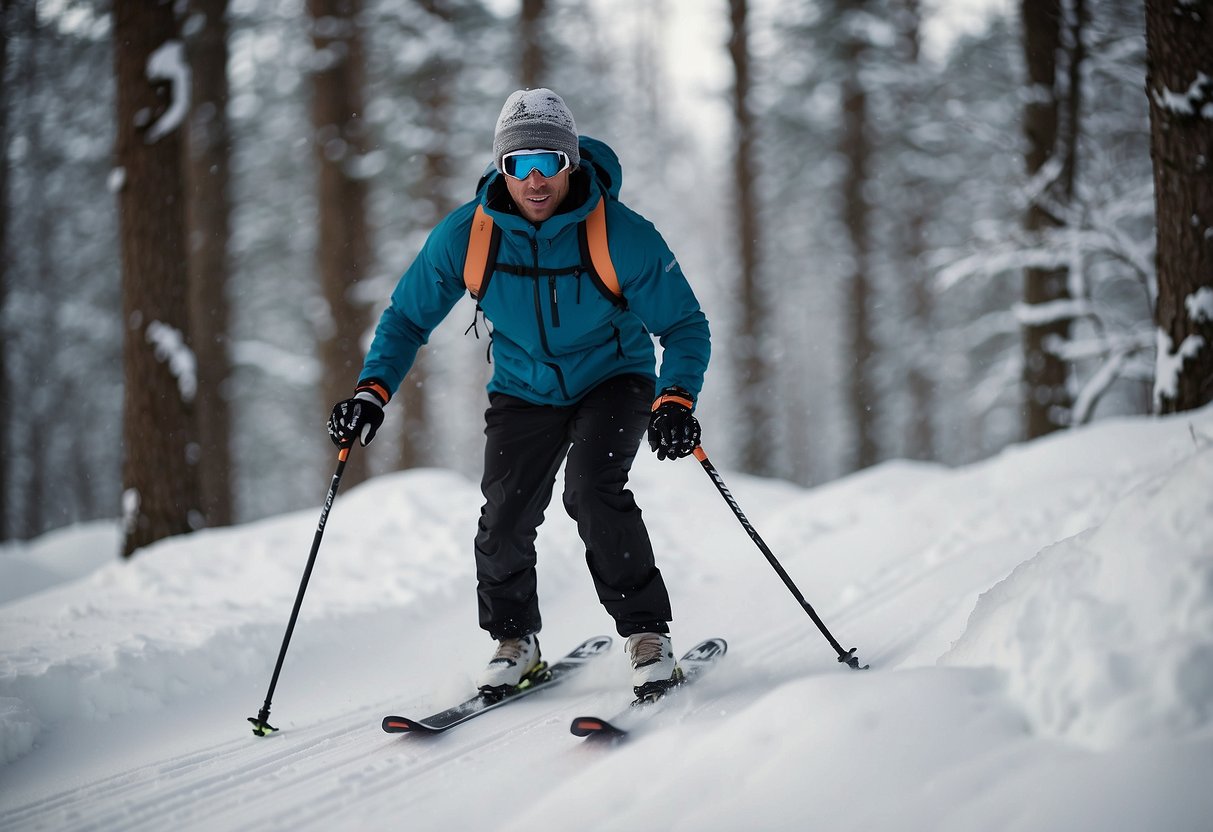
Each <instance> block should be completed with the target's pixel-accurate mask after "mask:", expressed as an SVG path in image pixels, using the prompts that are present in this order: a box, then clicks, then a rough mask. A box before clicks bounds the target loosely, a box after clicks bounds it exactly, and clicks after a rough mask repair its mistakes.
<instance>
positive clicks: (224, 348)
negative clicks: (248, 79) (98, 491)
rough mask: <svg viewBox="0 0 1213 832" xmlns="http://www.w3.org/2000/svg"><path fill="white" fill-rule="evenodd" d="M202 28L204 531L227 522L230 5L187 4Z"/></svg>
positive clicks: (190, 177)
mask: <svg viewBox="0 0 1213 832" xmlns="http://www.w3.org/2000/svg"><path fill="white" fill-rule="evenodd" d="M190 15H191V20H193V21H197V23H198V25H199V28H198V29H197V31H195V32H193V33H192V35H191V36H190V38H189V41H188V43H187V44H186V46H187V48H188V50H189V62H190V68H191V75H190V78H191V84H192V87H193V91H192V95H191V97H190V120H189V131H188V133H187V135H186V142H187V148H188V151H187V153H186V161H185V175H186V221H187V228H188V230H189V269H190V277H189V294H190V298H189V301H190V331H191V332H192V333H193V336H194V337H193V343H194V352H195V354H196V356H197V361H198V395H197V398H196V399H195V402H194V404H195V410H196V413H197V419H198V445H199V453H200V455H199V460H198V474H199V485H200V487H201V489H202V509H203V513H204V514H205V517H206V523H207V525H208V526H227V525H230V524H231V523H232V520H233V517H232V483H231V476H232V474H231V471H232V453H231V426H230V417H229V408H228V401H227V395H226V394H227V385H228V377H229V376H230V374H231V360H230V357H229V355H228V344H229V338H228V320H229V314H228V312H229V310H228V299H227V283H228V277H229V276H230V268H229V262H228V239H229V237H230V216H231V207H230V202H229V199H228V170H229V154H230V152H231V151H230V142H231V137H230V133H229V130H228V120H227V101H228V84H227V20H226V15H227V0H191V5H190Z"/></svg>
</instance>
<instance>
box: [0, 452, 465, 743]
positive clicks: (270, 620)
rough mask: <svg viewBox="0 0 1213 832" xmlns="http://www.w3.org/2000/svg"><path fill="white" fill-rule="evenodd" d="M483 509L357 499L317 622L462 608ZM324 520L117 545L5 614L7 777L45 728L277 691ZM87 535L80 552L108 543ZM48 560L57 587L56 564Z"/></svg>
mask: <svg viewBox="0 0 1213 832" xmlns="http://www.w3.org/2000/svg"><path fill="white" fill-rule="evenodd" d="M324 484H325V483H320V485H324ZM478 508H479V494H478V492H477V490H476V488H475V486H474V485H473V484H472V483H470V482H469V481H468V480H467V479H465V478H463V477H461V476H459V475H457V474H453V473H449V472H443V471H433V470H427V471H411V472H407V473H403V474H398V475H394V476H390V477H381V478H379V479H378V480H377V481H376V483H374V484H368V485H367V486H363V487H361V488H354V489H350V490H349V492H348V493H346V494H345V495H344V496H342V497H341V509H340V511H334V512H333V513H332V515H331V517H330V520H329V524H328V527H327V529H326V532H325V538H324V545H323V547H322V549H321V552H320V554H319V556H318V558H317V561H316V568H315V571H314V572H313V575H312V580H311V583H310V584H309V587H308V592H307V596H306V598H305V602H304V613H303V614H304V616H305V618H306V619H307V620H311V621H315V620H318V619H328V620H329V621H330V622H333V621H334V620H336V619H340V618H341V617H343V616H351V615H358V614H361V613H366V612H369V611H374V610H380V609H385V608H388V607H397V606H402V605H408V604H414V603H415V602H419V601H424V600H427V599H438V600H441V599H444V598H447V597H449V596H450V595H451V594H452V593H453V591H454V590H453V588H452V587H453V584H454V583H455V582H457V581H465V582H466V581H468V580H470V575H471V572H472V564H471V558H470V557H468V556H467V551H466V550H467V547H468V539H469V538H470V535H469V534H465V533H464V532H467V530H469V529H474V528H475V515H476V512H477V510H478ZM318 516H319V509H318V508H317V509H315V510H306V511H300V512H295V513H293V514H290V515H284V516H282V517H278V518H272V519H269V520H265V521H261V522H257V523H250V524H247V525H244V526H238V527H232V528H225V529H215V530H206V531H202V532H198V533H195V534H192V535H187V536H183V537H180V538H173V539H169V540H164V541H161V542H160V543H158V544H156V545H155V546H151V547H149V548H148V549H146V550H144V551H142V552H141V553H139V554H138V555H137V556H136V557H135V558H134V559H133V560H131V561H130V562H125V563H124V562H120V561H118V560H117V558H116V557H115V553H116V552H117V548H116V537H115V536H113V535H109V536H104V535H103V536H102V537H103V539H104V540H105V541H107V544H106V546H105V547H104V548H105V557H106V560H107V562H106V565H104V566H102V567H100V568H98V569H95V571H92V572H91V573H90V574H87V575H86V576H85V577H83V578H80V579H78V580H76V581H75V582H74V583H63V584H62V585H61V586H59V587H55V588H51V589H46V590H44V591H41V592H39V593H37V594H36V595H31V596H28V597H24V598H21V599H18V600H15V601H11V602H10V603H8V604H5V605H4V606H0V765H2V764H4V763H7V762H10V761H11V760H13V759H16V757H18V756H20V755H21V754H23V753H25V752H26V751H28V750H29V749H30V747H31V746H32V743H33V741H34V737H35V736H36V734H37V733H38V731H39V729H40V727H41V726H43V725H49V724H54V723H57V722H60V721H63V720H68V719H77V718H85V719H92V720H105V719H108V718H110V717H113V716H115V715H118V714H125V713H129V712H132V711H140V710H152V709H156V708H161V707H164V706H165V705H166V704H168V703H171V702H173V701H174V700H176V699H178V698H179V697H182V696H185V695H187V694H190V693H196V692H198V691H207V690H214V689H217V688H218V687H220V686H222V685H223V684H224V683H225V682H227V681H228V680H230V679H232V678H234V677H235V676H236V675H239V674H243V673H253V672H257V671H259V670H264V671H265V673H266V678H267V679H268V678H269V677H268V674H269V671H270V670H271V669H272V667H273V659H274V657H275V656H276V655H277V651H278V647H279V645H280V644H281V640H282V634H283V632H284V629H285V626H286V621H287V617H288V615H289V613H290V610H291V605H292V604H293V602H294V599H295V594H296V591H297V590H298V587H299V580H300V578H301V576H302V573H303V568H304V565H305V564H306V562H307V555H308V551H309V549H310V547H311V543H312V539H313V536H314V534H315V528H316V525H315V524H316V520H317V518H318ZM452 520H454V522H452ZM116 529H117V526H116V524H113V529H112V530H113V531H114V532H115V534H116ZM109 530H110V529H109V527H107V531H109ZM81 534H82V533H74V534H71V535H68V536H67V539H68V540H69V541H75V542H76V543H80V542H81V540H86V541H88V542H90V544H92V543H96V540H97V538H96V537H95V536H94V537H82V536H81ZM94 534H95V533H94ZM110 542H112V543H114V545H113V546H110V545H109V543H110ZM56 548H60V547H58V546H57V544H56V543H55V542H54V541H51V542H50V543H46V544H42V545H41V546H40V549H41V550H42V551H44V552H51V551H54V550H55V549H56ZM16 560H17V558H15V557H14V558H8V559H7V561H10V562H13V563H15V562H16ZM68 560H70V559H68V558H61V559H59V561H58V562H67V561H68ZM78 560H79V559H78ZM47 562H48V564H49V565H48V567H47V572H48V575H50V574H51V572H52V571H53V564H54V563H55V562H56V560H55V559H53V558H51V559H49V560H48V561H47ZM80 569H81V571H84V567H83V566H80ZM12 571H17V570H16V569H13V570H12ZM42 580H43V581H50V580H51V578H50V577H45V578H43V579H42ZM59 580H60V581H63V580H66V578H60V579H59ZM341 626H342V625H341V624H340V623H339V622H338V623H331V624H330V625H329V626H326V627H309V628H300V630H299V631H297V632H296V634H295V637H294V639H293V640H292V651H293V652H295V653H300V652H302V651H303V650H305V649H306V648H307V646H308V644H309V643H314V642H322V641H324V640H325V639H334V638H339V637H340V633H341Z"/></svg>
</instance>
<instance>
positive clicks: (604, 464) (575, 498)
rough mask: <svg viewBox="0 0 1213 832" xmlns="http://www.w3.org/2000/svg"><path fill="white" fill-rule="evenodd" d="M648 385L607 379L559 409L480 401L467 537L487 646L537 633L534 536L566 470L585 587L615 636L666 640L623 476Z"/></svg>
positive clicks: (665, 618) (664, 606)
mask: <svg viewBox="0 0 1213 832" xmlns="http://www.w3.org/2000/svg"><path fill="white" fill-rule="evenodd" d="M652 395H653V383H652V381H651V380H649V379H647V378H645V377H643V376H637V375H623V376H616V377H615V378H611V379H608V380H606V381H604V382H602V383H601V384H599V385H598V386H597V387H595V388H593V389H592V390H590V392H589V393H587V394H586V395H585V397H584V398H582V399H581V400H580V401H579V402H577V403H576V404H574V405H571V406H568V407H553V406H550V405H536V404H532V403H530V402H526V401H523V400H522V399H519V398H515V397H513V396H507V395H504V394H502V393H492V394H490V395H489V409H488V410H487V411H486V413H485V431H484V433H485V437H486V441H485V449H484V478H483V481H482V482H481V491H482V493H483V494H484V500H485V502H484V507H483V508H482V509H481V511H480V523H479V528H478V531H477V534H476V578H477V592H478V595H479V603H480V626H481V627H483V628H484V629H485V630H488V631H489V633H490V634H491V635H492V636H493V638H495V639H502V638H516V637H519V636H523V635H527V634H530V633H536V632H539V629H540V627H541V625H542V620H541V618H540V615H539V599H538V597H537V594H536V574H535V561H536V554H535V537H536V533H537V529H538V527H539V525H540V524H541V523H542V522H543V515H544V511H545V510H546V509H547V507H548V503H549V502H550V501H551V498H552V488H553V486H554V484H555V481H556V473H557V471H558V470H559V468H560V464H561V463H562V462H565V461H566V459H567V462H566V465H565V473H564V508H565V511H567V512H568V514H569V516H570V517H572V518H573V520H575V521H576V522H577V531H578V533H579V534H580V535H581V539H582V541H583V542H584V544H585V557H586V563H587V564H588V565H589V568H590V575H591V576H592V577H593V579H594V588H595V589H596V590H597V592H598V598H599V600H600V601H601V602H602V605H603V606H604V607H606V610H607V612H608V613H609V614H610V615H611V617H612V618H614V619H615V626H616V629H617V630H618V632H619V634H620V635H621V636H630V635H632V634H634V633H643V632H660V633H664V632H668V631H669V626H668V622H669V620H670V619H671V617H672V616H671V614H670V597H669V594H668V593H667V592H666V588H665V582H664V581H663V580H662V577H661V572H660V571H659V570H658V569H657V566H656V564H655V563H654V559H653V546H652V544H651V543H650V542H649V534H648V530H647V529H646V528H645V526H644V521H643V520H642V519H641V514H640V509H639V508H638V507H637V505H636V501H635V499H634V498H633V496H632V492H631V491H629V490H628V489H627V481H628V472H629V471H630V470H631V468H632V461H633V460H634V459H635V458H636V451H637V449H638V448H639V446H640V440H641V438H642V437H643V436H644V434H645V431H646V429H647V427H648V421H649V407H650V405H651V400H652Z"/></svg>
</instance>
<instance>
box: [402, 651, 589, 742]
mask: <svg viewBox="0 0 1213 832" xmlns="http://www.w3.org/2000/svg"><path fill="white" fill-rule="evenodd" d="M611 641H612V639H611V637H610V636H595V637H594V638H590V639H586V640H585V641H583V642H582V643H581V644H579V645H577V646H576V647H575V648H573V650H571V651H570V652H569V653H568V654H567V655H566V656H564V657H563V658H561V659H559V660H558V661H556V663H555V664H552V665H550V666H548V667H547V668H546V669H543V670H540V671H539V672H538V673H532V674H531V676H530V677H528V678H527V679H526V680H524V681H523V683H522V684H521V685H519V686H518V687H515V688H511V689H510V690H508V691H506V692H505V694H504V695H502V696H500V697H490V696H486V695H485V694H483V693H477V694H476V695H475V696H473V697H471V698H469V699H466V700H464V701H463V702H460V703H459V704H458V705H455V706H453V707H450V708H447V709H446V710H444V711H439V712H438V713H436V714H432V715H431V716H427V717H425V718H423V719H414V718H412V717H406V716H385V717H384V718H383V730H384V731H387V732H388V733H389V734H405V733H413V734H439V733H441V732H443V731H446V730H448V729H450V728H454V727H455V726H456V725H461V724H462V723H464V722H467V721H468V720H469V719H473V718H475V717H478V716H480V715H481V714H483V713H485V712H486V711H491V710H493V709H494V708H499V707H501V706H502V705H505V704H506V703H509V702H514V701H517V700H518V699H521V698H523V697H524V696H530V695H531V694H532V693H537V692H538V691H541V690H546V689H548V688H550V687H553V686H554V685H558V684H560V683H561V682H563V681H564V680H566V679H568V678H569V676H571V675H572V674H573V673H575V672H576V671H578V670H580V669H581V668H582V667H583V666H584V665H585V664H586V662H588V661H589V660H590V659H592V658H594V657H595V656H599V655H601V654H603V653H605V652H606V651H607V649H608V648H610V646H611Z"/></svg>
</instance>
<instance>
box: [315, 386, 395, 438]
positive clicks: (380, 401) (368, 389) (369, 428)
mask: <svg viewBox="0 0 1213 832" xmlns="http://www.w3.org/2000/svg"><path fill="white" fill-rule="evenodd" d="M388 395H389V394H388V392H387V387H386V386H384V385H383V384H382V383H381V382H379V381H376V380H374V379H371V380H369V381H360V382H358V387H357V388H355V390H354V395H353V397H352V398H349V399H345V400H344V401H340V402H337V404H335V405H334V406H333V412H332V414H331V415H330V416H329V423H328V429H329V438H330V439H332V440H333V444H334V445H336V446H337V447H338V448H341V447H344V446H346V445H352V444H354V440H355V439H357V440H358V441H359V442H361V443H362V444H363V446H366V445H369V444H371V440H372V439H374V438H375V432H376V431H377V430H379V426H380V425H382V424H383V406H384V405H385V404H387V400H388Z"/></svg>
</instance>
